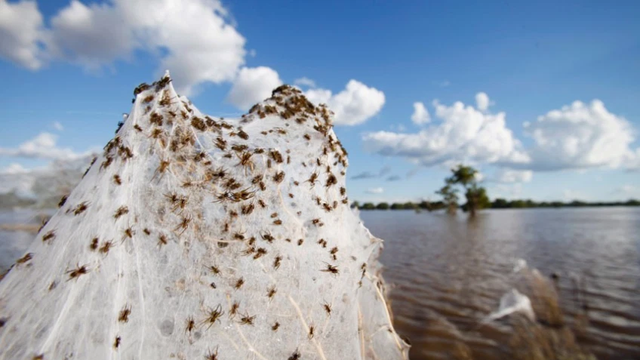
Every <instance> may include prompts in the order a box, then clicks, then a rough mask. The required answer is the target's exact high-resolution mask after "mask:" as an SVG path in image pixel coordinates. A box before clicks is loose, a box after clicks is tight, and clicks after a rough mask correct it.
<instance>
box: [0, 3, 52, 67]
mask: <svg viewBox="0 0 640 360" xmlns="http://www.w3.org/2000/svg"><path fill="white" fill-rule="evenodd" d="M42 24H43V22H42V15H41V14H40V11H39V10H38V5H37V4H36V2H35V1H19V2H14V3H8V2H7V1H6V0H0V57H4V58H7V59H9V60H10V61H13V62H14V63H16V64H18V65H21V66H24V67H26V68H29V69H32V70H36V69H39V68H40V67H41V66H42V59H41V57H42V53H41V42H42V41H43V39H44V33H43V28H42Z"/></svg>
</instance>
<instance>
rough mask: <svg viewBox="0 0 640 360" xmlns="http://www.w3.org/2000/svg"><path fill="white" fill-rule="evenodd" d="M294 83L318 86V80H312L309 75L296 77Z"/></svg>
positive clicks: (312, 86) (311, 86)
mask: <svg viewBox="0 0 640 360" xmlns="http://www.w3.org/2000/svg"><path fill="white" fill-rule="evenodd" d="M293 84H294V85H298V86H307V87H310V88H314V87H316V82H315V81H313V80H311V79H309V78H308V77H301V78H299V79H295V80H294V81H293Z"/></svg>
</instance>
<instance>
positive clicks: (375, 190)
mask: <svg viewBox="0 0 640 360" xmlns="http://www.w3.org/2000/svg"><path fill="white" fill-rule="evenodd" d="M383 192H384V189H383V188H381V187H377V188H371V189H368V190H367V193H368V194H382V193H383Z"/></svg>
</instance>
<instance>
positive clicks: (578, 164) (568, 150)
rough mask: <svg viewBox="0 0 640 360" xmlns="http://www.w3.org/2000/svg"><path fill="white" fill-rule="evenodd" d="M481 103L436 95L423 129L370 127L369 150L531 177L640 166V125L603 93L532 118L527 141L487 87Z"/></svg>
mask: <svg viewBox="0 0 640 360" xmlns="http://www.w3.org/2000/svg"><path fill="white" fill-rule="evenodd" d="M476 103H477V104H476V107H474V106H471V105H465V104H463V103H462V102H459V101H458V102H455V103H454V104H453V105H451V106H447V105H443V104H440V103H439V102H438V101H437V100H435V101H434V102H433V106H434V108H435V112H434V114H435V115H434V117H435V118H437V119H439V120H441V121H440V122H436V123H435V124H431V125H430V126H429V127H426V128H424V129H422V130H421V131H419V132H417V133H399V132H393V131H378V132H372V133H367V134H364V135H363V137H362V139H363V142H364V147H365V150H368V151H370V152H375V153H378V154H380V155H384V156H395V157H402V158H405V159H407V160H408V161H410V162H412V163H414V164H417V165H422V166H433V165H443V166H448V165H451V164H457V163H461V162H466V163H474V164H479V165H480V166H481V165H483V164H493V165H497V166H499V167H501V169H499V171H498V173H497V176H496V177H494V178H492V179H491V180H493V181H499V182H527V181H530V180H531V177H532V176H533V171H556V170H565V169H588V168H597V167H612V168H616V167H623V168H626V169H629V170H637V169H640V148H638V149H633V148H631V145H632V143H633V142H634V140H635V138H634V130H633V128H632V126H631V124H630V123H629V122H628V121H627V120H626V119H624V118H623V117H621V116H618V115H615V114H613V113H611V112H609V111H608V110H607V109H606V107H605V106H604V104H603V103H602V102H601V101H599V100H594V101H592V102H591V103H590V104H585V103H582V102H580V101H576V102H574V103H573V104H571V105H568V106H563V107H562V108H561V109H559V110H552V111H549V112H548V113H547V114H545V115H543V116H540V117H538V119H537V121H535V122H533V123H524V127H525V131H526V134H527V135H528V136H529V137H531V139H532V140H533V145H532V146H530V147H528V148H524V146H523V145H522V143H521V142H520V141H519V140H518V139H517V138H515V136H514V135H513V133H512V132H511V130H510V129H509V128H507V126H506V121H505V120H506V114H505V113H504V112H498V113H492V112H490V111H489V109H488V107H489V106H490V105H492V102H491V100H490V98H489V96H488V95H486V94H485V93H478V94H477V95H476Z"/></svg>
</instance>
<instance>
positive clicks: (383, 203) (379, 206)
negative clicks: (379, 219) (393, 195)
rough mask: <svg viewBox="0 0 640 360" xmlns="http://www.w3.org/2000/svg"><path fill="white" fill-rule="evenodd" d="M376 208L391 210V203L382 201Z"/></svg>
mask: <svg viewBox="0 0 640 360" xmlns="http://www.w3.org/2000/svg"><path fill="white" fill-rule="evenodd" d="M376 209H378V210H389V204H387V203H386V202H381V203H380V204H378V206H376Z"/></svg>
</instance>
